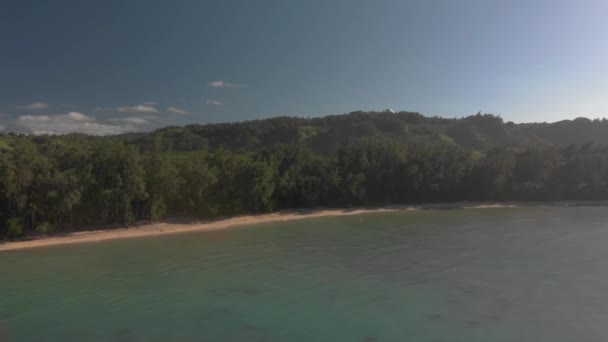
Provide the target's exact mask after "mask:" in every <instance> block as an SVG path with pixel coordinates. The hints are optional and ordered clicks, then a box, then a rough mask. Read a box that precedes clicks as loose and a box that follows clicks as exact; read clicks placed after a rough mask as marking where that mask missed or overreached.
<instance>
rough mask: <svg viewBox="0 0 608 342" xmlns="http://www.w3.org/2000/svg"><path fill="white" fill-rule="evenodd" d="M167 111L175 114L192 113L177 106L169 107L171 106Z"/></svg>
mask: <svg viewBox="0 0 608 342" xmlns="http://www.w3.org/2000/svg"><path fill="white" fill-rule="evenodd" d="M167 112H169V113H173V114H179V115H186V114H190V112H189V111H187V110H184V109H179V108H176V107H169V108H167Z"/></svg>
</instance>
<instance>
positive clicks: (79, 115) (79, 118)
mask: <svg viewBox="0 0 608 342" xmlns="http://www.w3.org/2000/svg"><path fill="white" fill-rule="evenodd" d="M67 116H68V117H69V118H70V119H72V120H74V121H82V122H87V121H95V118H94V117H91V116H88V115H84V114H82V113H78V112H69V113H68V114H67Z"/></svg>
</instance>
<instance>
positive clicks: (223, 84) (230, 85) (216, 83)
mask: <svg viewBox="0 0 608 342" xmlns="http://www.w3.org/2000/svg"><path fill="white" fill-rule="evenodd" d="M208 85H209V86H210V87H213V88H242V87H245V85H244V84H235V83H228V82H224V81H213V82H209V83H208Z"/></svg>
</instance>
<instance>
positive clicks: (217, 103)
mask: <svg viewBox="0 0 608 342" xmlns="http://www.w3.org/2000/svg"><path fill="white" fill-rule="evenodd" d="M207 104H208V105H210V106H223V105H224V104H223V103H222V102H220V101H215V100H207Z"/></svg>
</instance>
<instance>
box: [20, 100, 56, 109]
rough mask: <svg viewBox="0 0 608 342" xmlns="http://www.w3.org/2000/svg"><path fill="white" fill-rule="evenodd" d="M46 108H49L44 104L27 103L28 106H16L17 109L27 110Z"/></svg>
mask: <svg viewBox="0 0 608 342" xmlns="http://www.w3.org/2000/svg"><path fill="white" fill-rule="evenodd" d="M47 108H49V105H48V104H47V103H44V102H34V103H28V104H24V105H19V106H17V109H28V110H36V109H47Z"/></svg>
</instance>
